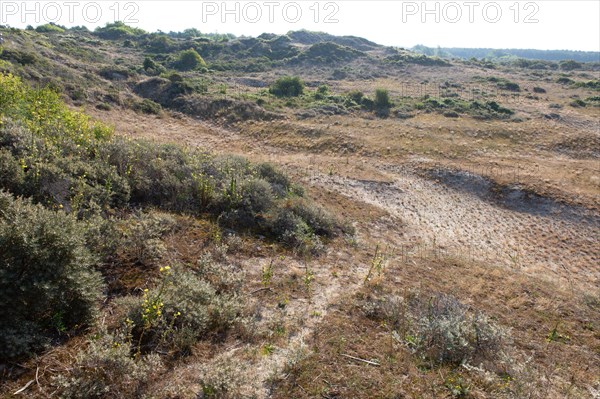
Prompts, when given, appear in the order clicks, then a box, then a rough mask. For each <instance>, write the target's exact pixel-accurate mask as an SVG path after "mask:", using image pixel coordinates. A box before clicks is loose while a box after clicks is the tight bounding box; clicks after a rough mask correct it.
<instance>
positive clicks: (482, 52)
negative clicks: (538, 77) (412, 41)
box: [412, 45, 600, 62]
mask: <svg viewBox="0 0 600 399" xmlns="http://www.w3.org/2000/svg"><path fill="white" fill-rule="evenodd" d="M412 50H414V51H416V52H419V53H422V54H425V55H429V56H437V57H441V58H463V59H469V58H478V59H482V58H486V59H514V58H527V59H531V60H544V61H565V60H573V61H577V62H600V52H598V51H573V50H531V49H491V48H445V47H437V48H433V47H427V46H423V45H417V46H415V47H413V49H412Z"/></svg>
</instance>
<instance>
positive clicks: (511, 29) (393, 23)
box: [0, 0, 600, 51]
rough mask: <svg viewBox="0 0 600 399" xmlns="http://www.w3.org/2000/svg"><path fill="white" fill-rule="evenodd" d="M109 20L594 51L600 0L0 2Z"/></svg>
mask: <svg viewBox="0 0 600 399" xmlns="http://www.w3.org/2000/svg"><path fill="white" fill-rule="evenodd" d="M115 20H122V21H125V22H126V23H127V24H128V25H132V26H136V27H139V28H142V29H144V30H147V31H156V30H162V31H165V32H168V31H181V30H183V29H186V28H192V27H193V28H197V29H199V30H200V31H202V32H209V33H214V32H218V33H233V34H235V35H236V36H240V35H246V36H257V35H260V34H261V33H264V32H269V33H278V34H281V33H286V32H288V31H290V30H299V29H308V30H314V31H323V32H328V33H331V34H334V35H354V36H360V37H364V38H366V39H369V40H372V41H374V42H377V43H380V44H385V45H392V46H399V47H412V46H414V45H417V44H424V45H426V46H429V47H437V46H440V47H471V48H481V47H485V48H533V49H542V50H563V49H565V50H584V51H600V1H599V0H590V1H565V0H543V1H540V0H538V1H518V0H496V1H487V0H485V1H475V0H465V1H446V0H442V1H436V0H426V1H424V0H420V1H400V0H398V1H367V0H337V1H317V0H296V1H287V0H286V1H276V0H265V1H260V0H259V1H251V0H248V1H247V0H244V1H236V0H227V1H223V0H220V1H200V0H187V1H166V0H144V1H112V0H109V1H103V0H96V1H75V0H65V1H33V0H25V1H23V0H18V1H6V0H0V23H1V24H4V25H9V26H13V27H22V28H24V27H25V26H27V25H33V26H37V25H39V24H42V23H47V22H55V23H58V24H61V25H65V26H75V25H85V26H87V27H88V28H90V29H93V28H95V27H97V26H103V25H104V24H105V23H107V22H114V21H115Z"/></svg>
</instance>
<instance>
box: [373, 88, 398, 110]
mask: <svg viewBox="0 0 600 399" xmlns="http://www.w3.org/2000/svg"><path fill="white" fill-rule="evenodd" d="M374 105H375V108H377V109H385V108H390V107H391V106H392V105H393V104H392V102H391V100H390V93H389V92H388V91H387V90H386V89H377V90H375V100H374Z"/></svg>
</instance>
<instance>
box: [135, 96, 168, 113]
mask: <svg viewBox="0 0 600 399" xmlns="http://www.w3.org/2000/svg"><path fill="white" fill-rule="evenodd" d="M133 110H134V111H136V112H141V113H143V114H149V115H159V114H160V113H161V111H162V107H161V106H160V104H157V103H155V102H154V101H152V100H150V99H147V98H144V99H143V100H142V101H140V102H137V103H135V104H134V106H133Z"/></svg>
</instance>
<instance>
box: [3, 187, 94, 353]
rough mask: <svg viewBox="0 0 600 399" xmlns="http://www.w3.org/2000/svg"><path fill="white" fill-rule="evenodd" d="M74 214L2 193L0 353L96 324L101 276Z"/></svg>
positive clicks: (37, 344) (37, 345) (41, 343)
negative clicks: (53, 209)
mask: <svg viewBox="0 0 600 399" xmlns="http://www.w3.org/2000/svg"><path fill="white" fill-rule="evenodd" d="M84 236H85V229H84V226H83V225H82V224H80V223H79V222H77V221H76V220H75V219H74V218H73V217H72V216H68V215H66V214H65V213H63V212H54V211H50V210H47V209H45V208H43V207H42V206H40V205H32V204H31V203H30V202H28V201H24V200H20V199H14V198H13V197H12V196H10V195H9V194H6V193H0V295H1V298H0V357H2V358H12V357H19V356H23V355H25V354H28V353H30V352H33V351H36V350H39V349H40V348H42V347H43V346H44V345H45V344H47V343H48V342H49V341H50V340H51V339H52V338H54V337H57V336H59V335H60V333H63V332H67V331H70V330H72V329H75V328H78V327H80V326H82V325H85V324H88V323H90V322H92V320H93V317H94V314H95V310H96V305H97V303H96V301H97V300H98V299H99V297H100V294H101V279H100V276H99V274H98V273H97V272H96V271H94V268H93V265H94V258H93V256H92V255H91V253H90V252H89V251H88V249H87V248H86V247H85V238H84Z"/></svg>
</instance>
